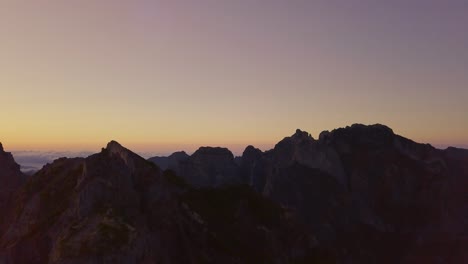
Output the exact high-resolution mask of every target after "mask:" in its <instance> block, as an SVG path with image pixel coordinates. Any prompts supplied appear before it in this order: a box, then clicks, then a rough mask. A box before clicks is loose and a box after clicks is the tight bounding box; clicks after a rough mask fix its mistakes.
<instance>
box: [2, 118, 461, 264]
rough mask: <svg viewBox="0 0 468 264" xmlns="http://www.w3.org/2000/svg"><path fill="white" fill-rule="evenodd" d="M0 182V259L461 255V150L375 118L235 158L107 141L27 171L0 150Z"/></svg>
mask: <svg viewBox="0 0 468 264" xmlns="http://www.w3.org/2000/svg"><path fill="white" fill-rule="evenodd" d="M0 146H1V145H0ZM0 184H1V185H0V186H1V187H2V188H1V189H0V191H1V192H0V195H2V197H5V199H2V201H4V202H3V203H2V204H1V205H2V207H0V209H1V214H2V215H4V216H5V217H3V218H2V219H0V263H466V262H468V253H466V251H465V248H466V247H467V246H468V239H467V235H466V230H468V207H467V206H466V202H467V196H466V193H467V191H468V150H464V149H457V148H448V149H445V150H440V149H436V148H434V147H432V146H430V145H428V144H419V143H416V142H413V141H412V140H410V139H407V138H404V137H402V136H399V135H396V134H395V133H394V132H393V131H392V130H391V129H390V128H388V127H386V126H384V125H379V124H377V125H370V126H366V125H360V124H355V125H352V126H349V127H345V128H339V129H336V130H333V131H325V132H322V133H321V134H320V136H319V138H318V139H314V138H313V137H312V136H311V135H310V134H309V133H307V132H305V131H301V130H299V129H298V130H297V131H296V132H295V133H294V134H293V135H291V136H289V137H285V138H284V139H283V140H281V141H280V142H278V144H276V145H275V147H274V148H273V149H271V150H269V151H265V152H262V151H261V150H259V149H257V148H255V147H254V146H248V147H247V148H246V149H245V151H244V152H243V154H242V156H241V157H238V158H235V157H234V155H233V154H232V152H230V151H229V150H228V149H225V148H213V147H201V148H200V149H198V150H197V151H196V152H195V153H193V154H192V155H190V156H189V155H187V154H186V153H185V152H177V153H174V154H173V155H171V156H169V157H154V158H150V159H149V160H145V159H144V158H142V157H140V156H138V155H137V154H135V153H133V152H132V151H130V150H128V149H126V148H125V147H123V146H121V145H120V144H119V143H118V142H115V141H111V142H109V144H108V145H107V147H106V148H103V149H102V151H101V152H100V153H97V154H94V155H91V156H89V157H87V158H72V159H68V158H61V159H58V160H55V161H54V162H53V163H52V164H48V165H46V166H44V168H42V169H41V170H40V171H38V172H37V173H35V174H34V175H32V176H30V177H28V178H27V179H26V177H25V176H24V175H22V174H21V172H20V171H19V166H18V165H17V164H16V163H15V162H14V160H13V157H12V156H11V154H8V153H5V152H4V151H3V148H1V151H0Z"/></svg>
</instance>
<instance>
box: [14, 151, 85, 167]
mask: <svg viewBox="0 0 468 264" xmlns="http://www.w3.org/2000/svg"><path fill="white" fill-rule="evenodd" d="M12 154H13V156H14V158H15V160H16V162H17V163H18V164H19V165H21V170H22V171H31V170H39V169H41V168H42V167H43V166H44V165H46V164H47V163H51V162H53V161H54V160H56V159H58V158H61V157H67V158H73V157H87V156H89V155H91V154H92V153H91V152H58V151H14V152H13V153H12Z"/></svg>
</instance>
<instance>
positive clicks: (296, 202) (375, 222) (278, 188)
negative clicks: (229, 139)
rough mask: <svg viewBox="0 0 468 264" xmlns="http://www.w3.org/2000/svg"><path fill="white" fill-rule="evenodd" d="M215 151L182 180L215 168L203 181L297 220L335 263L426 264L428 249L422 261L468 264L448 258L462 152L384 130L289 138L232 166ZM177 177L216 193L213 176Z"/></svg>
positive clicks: (463, 168) (457, 236)
mask: <svg viewBox="0 0 468 264" xmlns="http://www.w3.org/2000/svg"><path fill="white" fill-rule="evenodd" d="M224 152H226V155H224V157H225V158H224V159H219V157H220V156H222V155H220V156H210V155H205V156H203V157H204V158H203V159H202V162H198V163H197V162H192V163H191V171H192V172H193V171H204V172H207V171H210V170H209V169H207V167H208V166H206V164H216V166H217V167H216V168H215V169H213V170H211V171H212V172H213V171H217V172H221V171H229V172H230V173H231V175H232V174H233V173H237V176H235V178H237V179H238V180H239V181H240V182H242V183H244V184H248V185H250V186H251V187H252V188H253V189H254V190H256V191H257V192H259V193H261V194H263V195H264V196H265V197H268V198H269V199H272V200H273V201H275V202H277V203H279V204H281V205H282V206H284V207H286V208H289V209H290V210H292V211H294V212H296V213H297V214H298V215H299V216H300V219H301V220H302V221H304V223H305V227H306V229H307V230H308V232H309V233H310V234H314V237H315V238H316V239H317V245H319V247H320V248H323V249H324V250H325V251H326V252H328V253H327V254H329V256H331V257H332V258H333V259H335V260H337V261H338V262H343V263H348V262H350V261H351V262H352V263H353V262H354V263H373V262H376V261H377V259H380V258H382V256H383V255H388V254H389V248H391V249H392V254H390V255H392V256H393V257H386V258H385V260H381V261H380V262H382V261H386V262H387V263H399V262H400V263H401V262H407V263H411V262H413V263H414V261H416V262H418V261H423V262H425V263H430V262H428V259H427V258H425V256H426V254H427V253H424V252H427V250H429V249H432V250H430V251H431V252H432V254H433V256H432V257H431V258H429V259H430V260H435V259H440V260H443V261H446V262H447V263H453V261H455V262H460V261H462V262H463V261H465V260H466V258H467V255H466V254H463V253H460V252H461V251H460V250H455V251H457V254H453V255H451V254H448V253H447V252H449V251H450V248H452V249H457V248H460V247H462V246H464V245H468V244H467V243H466V242H465V241H466V240H465V238H464V237H465V231H464V230H465V229H466V228H467V227H468V226H467V224H466V223H467V222H468V221H466V219H468V210H467V208H466V206H465V204H466V192H467V191H468V180H467V179H468V167H467V166H468V165H467V164H468V162H467V161H468V160H467V157H468V151H466V150H460V149H455V148H449V149H447V150H438V149H435V148H433V147H432V146H430V145H427V144H418V143H415V142H413V141H411V140H409V139H406V138H404V137H401V136H399V135H396V134H395V133H394V132H393V131H392V130H391V129H390V128H388V127H386V126H384V125H372V126H365V125H360V124H356V125H353V126H350V127H346V128H340V129H336V130H333V131H324V132H322V133H321V134H320V136H319V139H317V140H315V139H314V138H312V136H310V135H309V134H308V133H307V132H304V131H301V130H297V131H296V133H295V134H293V135H292V136H290V137H286V138H284V139H283V140H282V141H280V142H279V143H278V144H277V145H276V146H275V147H274V149H272V150H270V151H267V152H262V151H260V150H259V149H256V148H255V147H253V146H249V147H247V148H246V150H245V151H244V153H243V155H242V157H241V158H240V159H239V160H238V161H237V162H232V157H231V155H230V153H227V151H224ZM196 156H198V154H197V155H196ZM199 160H200V159H199ZM202 164H205V165H202ZM222 164H224V165H222ZM183 166H186V165H181V167H183ZM180 172H181V173H182V174H181V175H185V178H186V179H188V181H189V182H192V183H197V181H201V182H203V184H202V186H207V185H208V186H219V185H222V184H223V182H221V181H219V179H223V178H222V177H214V176H211V178H209V177H208V176H207V175H217V173H211V174H210V173H205V174H202V173H187V171H184V170H180ZM218 175H226V173H224V174H222V173H218ZM232 177H233V176H230V177H227V179H232ZM224 179H226V178H224ZM229 183H232V181H225V182H224V184H229ZM198 184H200V182H198Z"/></svg>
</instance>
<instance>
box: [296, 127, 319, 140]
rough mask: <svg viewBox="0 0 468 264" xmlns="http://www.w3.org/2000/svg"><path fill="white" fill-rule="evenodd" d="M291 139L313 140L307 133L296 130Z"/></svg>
mask: <svg viewBox="0 0 468 264" xmlns="http://www.w3.org/2000/svg"><path fill="white" fill-rule="evenodd" d="M291 138H293V139H314V138H313V137H312V136H311V135H310V134H309V133H308V132H306V131H302V130H300V129H296V133H294V135H293V136H292V137H291Z"/></svg>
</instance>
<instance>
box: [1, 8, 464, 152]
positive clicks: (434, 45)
mask: <svg viewBox="0 0 468 264" xmlns="http://www.w3.org/2000/svg"><path fill="white" fill-rule="evenodd" d="M467 14H468V1H466V0H447V1H438V0H437V1H436V0H411V1H407V0H406V1H403V0H395V1H383V0H382V1H375V0H372V1H371V0H361V1H357V0H356V1H349V0H346V1H345V0H331V1H330V0H318V1H306V0H290V1H284V0H281V1H280V0H269V1H264V0H263V1H261V0H236V1H218V0H198V1H194V0H160V1H157V0H154V1H150V0H135V1H126V0H125V1H124V0H112V1H111V0H101V1H94V0H93V1H91V0H83V1H59V0H48V1H45V0H34V1H33V0H29V1H28V0H3V1H1V2H0V43H1V44H0V58H1V59H0V94H1V97H0V98H1V111H0V120H2V125H1V126H0V137H1V138H0V141H2V142H3V143H4V145H5V146H6V147H8V149H10V150H57V151H61V150H73V151H83V150H86V151H95V150H99V149H100V148H101V147H103V146H104V145H105V144H106V143H107V142H108V141H110V140H111V139H115V140H118V141H119V142H120V143H122V144H124V145H125V146H127V147H129V148H132V149H134V150H135V151H140V152H147V151H154V150H155V149H158V150H160V151H159V152H160V153H170V152H172V151H175V150H180V149H186V150H187V149H188V150H193V149H195V148H196V147H198V146H200V145H222V146H227V147H230V148H231V149H234V151H236V150H237V149H242V148H244V147H245V146H246V145H247V144H254V145H257V146H259V147H262V148H268V147H271V146H272V145H273V144H274V143H276V142H278V141H279V140H280V139H281V138H282V137H284V136H287V135H290V134H292V133H293V131H294V130H295V129H296V128H301V129H304V130H306V131H309V132H310V133H312V135H313V136H314V137H317V136H318V134H319V133H320V131H322V130H328V129H333V128H336V127H342V126H346V125H350V124H352V123H366V124H372V123H383V124H386V125H388V126H390V127H392V128H393V129H394V130H395V132H396V133H398V134H401V135H404V136H406V137H409V138H411V139H414V140H416V141H419V142H429V143H432V144H434V145H437V146H446V145H457V146H466V145H467V144H468V118H467V113H468V103H467V101H468V74H466V73H467V72H468V50H467V48H466V47H468V31H467V30H466V25H468V16H467Z"/></svg>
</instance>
